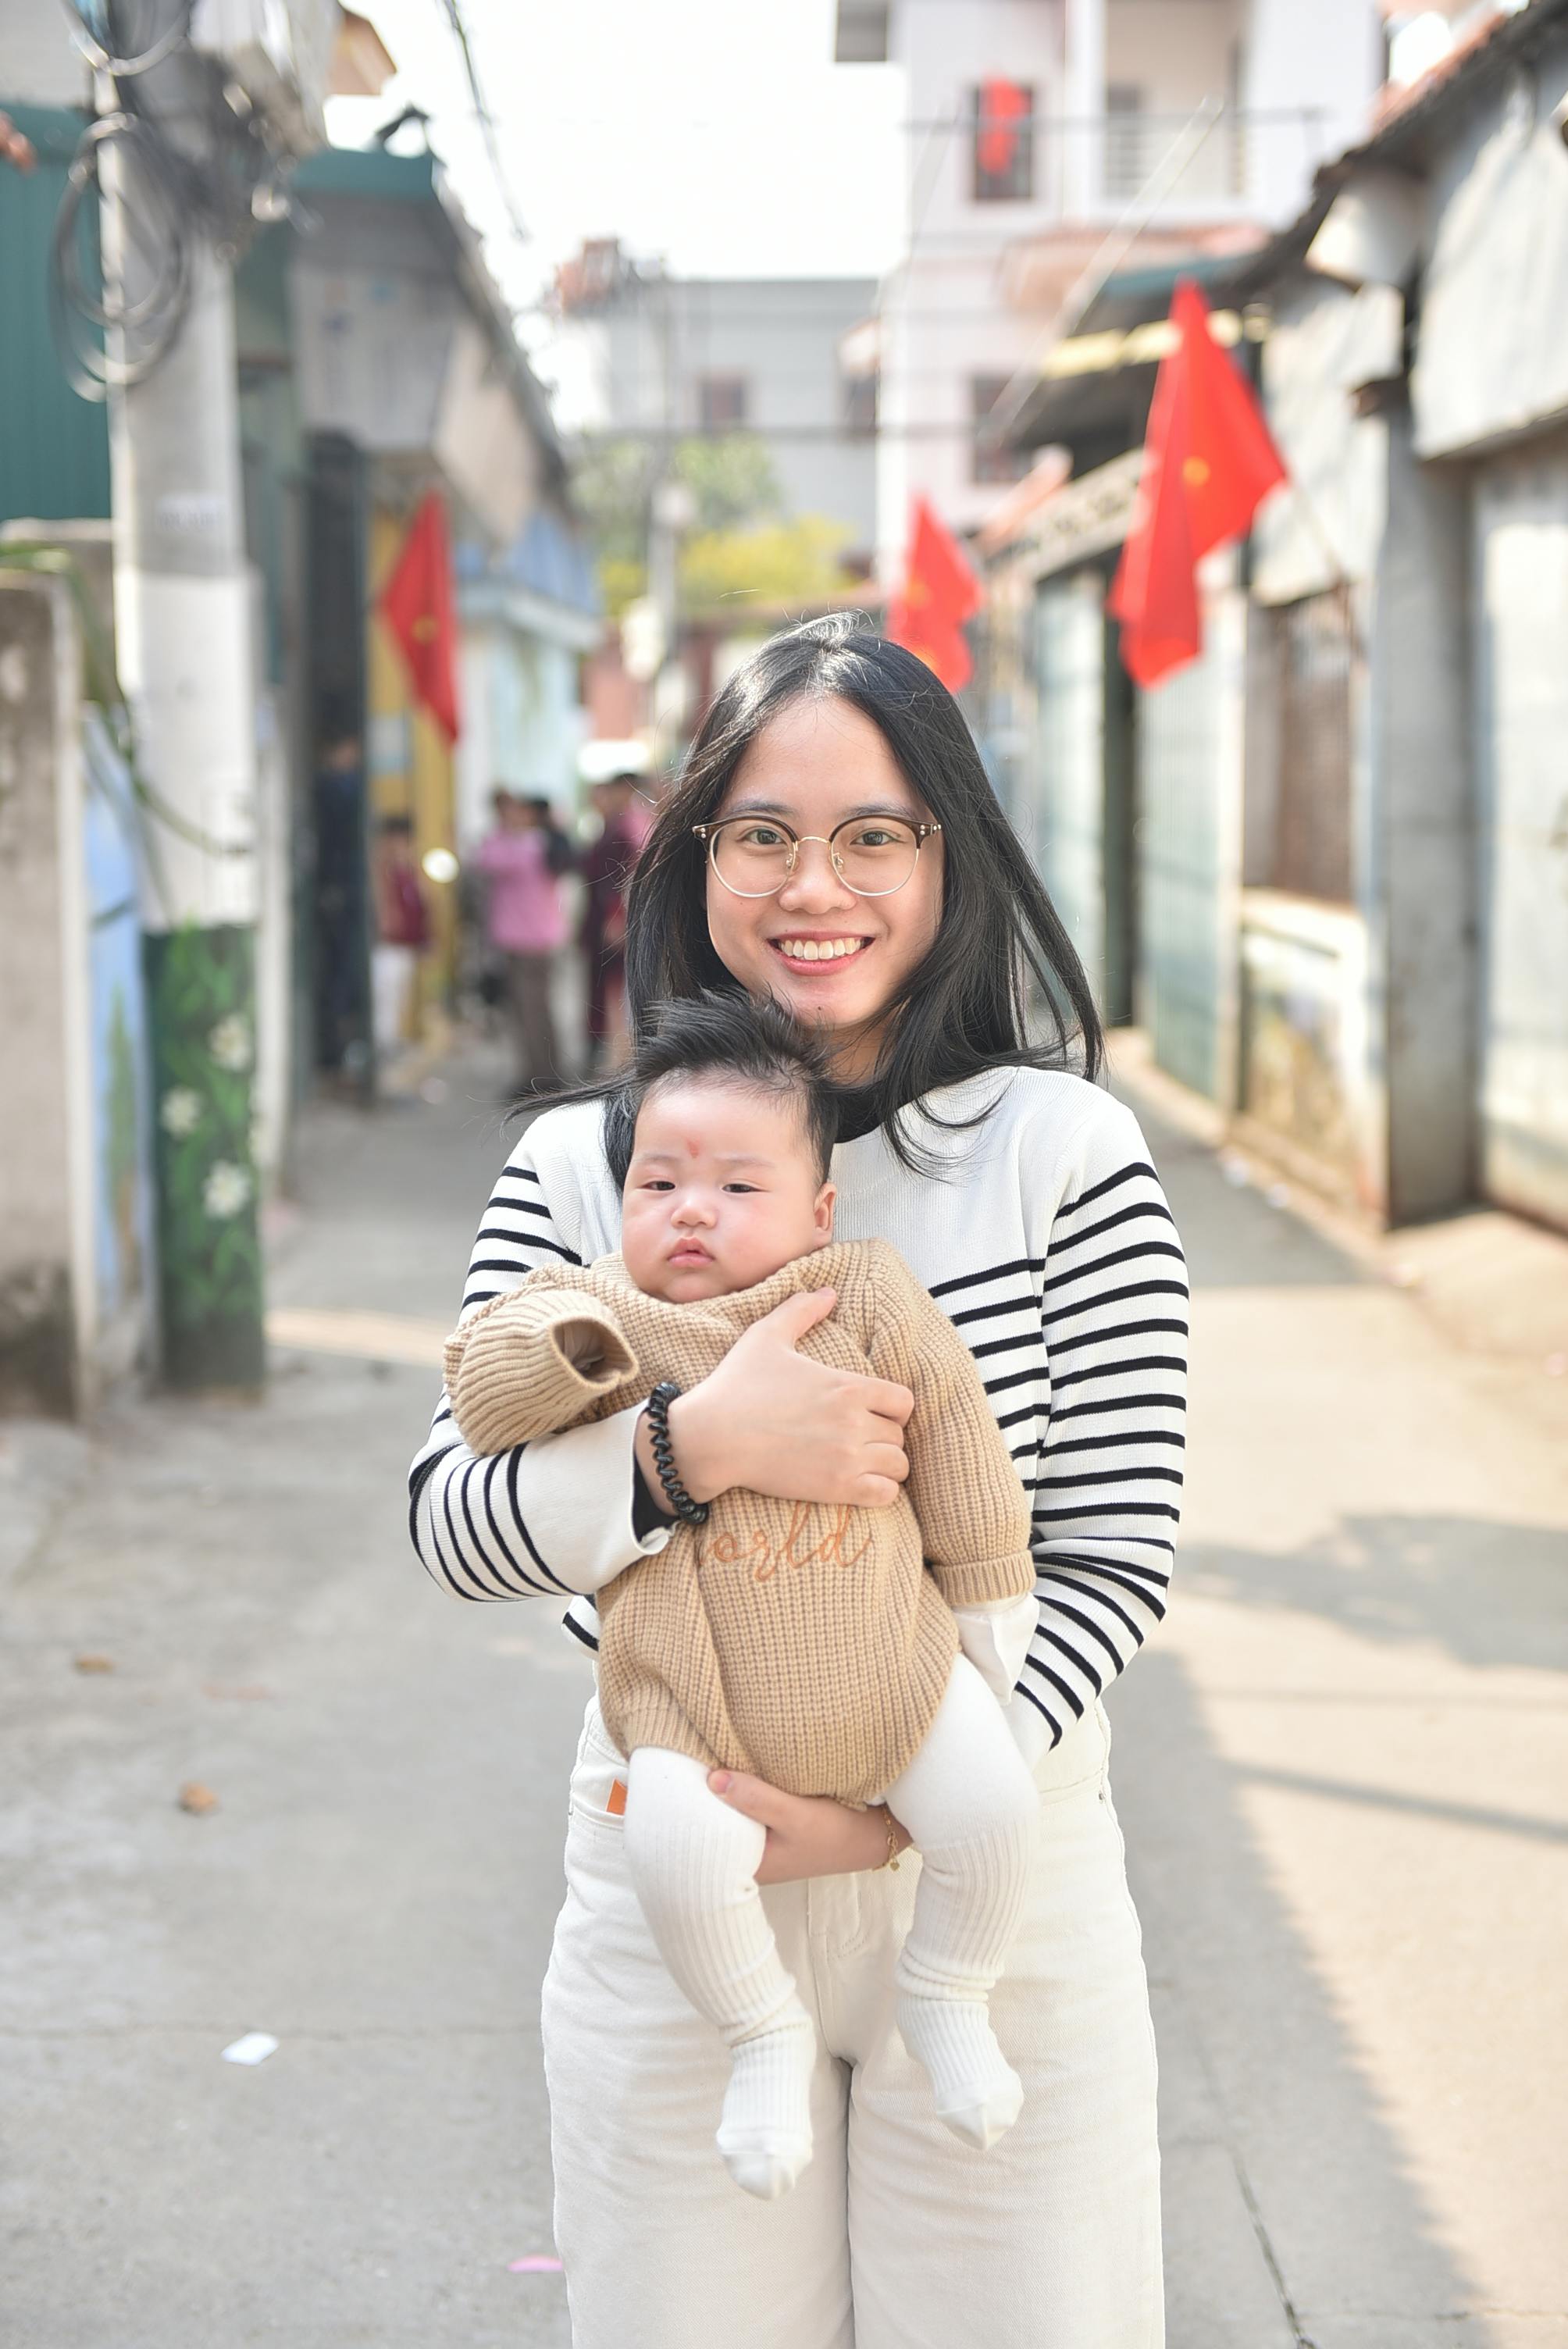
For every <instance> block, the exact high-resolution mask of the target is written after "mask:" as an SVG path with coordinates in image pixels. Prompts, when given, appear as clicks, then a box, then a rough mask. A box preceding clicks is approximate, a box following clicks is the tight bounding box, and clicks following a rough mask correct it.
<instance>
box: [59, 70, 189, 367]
mask: <svg viewBox="0 0 1568 2349" xmlns="http://www.w3.org/2000/svg"><path fill="white" fill-rule="evenodd" d="M116 146H118V147H119V149H120V150H121V152H120V156H119V170H120V172H121V175H122V186H121V189H120V191H119V193H120V198H121V212H122V220H123V223H124V231H125V233H126V235H127V237H128V238H129V236H130V235H131V234H132V233H135V235H136V239H137V245H138V251H139V255H140V257H141V259H142V261H143V264H144V266H146V267H147V269H148V273H149V274H148V285H147V291H146V292H145V294H144V295H141V296H140V298H139V299H138V300H136V301H128V300H126V299H125V298H124V297H123V295H115V294H111V293H110V292H109V291H108V287H107V285H106V286H105V290H103V291H102V292H95V291H94V290H93V289H92V287H91V286H90V285H89V284H88V278H87V276H86V274H85V273H84V269H83V265H82V264H83V254H82V246H83V236H84V232H85V231H87V230H88V227H89V223H88V222H87V221H85V220H84V218H83V205H84V203H85V202H86V200H87V198H88V194H89V193H91V194H93V195H95V196H98V198H99V199H100V200H101V198H102V194H103V187H102V180H101V176H100V171H101V164H102V160H103V157H104V154H105V152H106V151H107V150H109V149H111V148H113V147H116ZM133 159H134V160H133ZM133 170H134V171H135V173H136V185H137V191H138V199H139V201H138V203H137V205H136V207H135V209H134V211H133V208H132V206H131V204H130V202H129V201H128V192H129V191H128V189H127V187H126V185H125V184H124V182H126V181H129V177H130V174H131V172H132V171H133ZM186 202H187V191H186V190H185V187H184V185H183V181H182V176H181V174H180V173H179V172H177V171H174V170H172V169H171V168H170V155H169V149H168V144H167V141H165V140H162V139H161V138H160V137H159V136H158V135H157V133H156V132H154V131H153V130H152V129H150V126H149V124H148V123H147V121H146V120H145V119H144V118H143V117H141V116H140V115H138V114H130V113H126V112H120V113H116V114H106V115H102V116H100V117H99V118H98V120H97V121H95V122H90V123H89V124H88V128H87V129H86V130H85V131H84V133H83V135H82V139H81V142H80V144H79V145H78V147H77V151H76V153H75V155H74V156H73V157H72V159H71V164H70V169H69V171H67V174H66V185H65V190H64V192H63V193H62V195H61V198H60V207H59V210H58V212H57V213H56V215H55V226H54V233H53V237H52V240H51V244H50V262H51V267H50V272H49V316H50V324H51V326H52V328H53V330H54V336H55V344H56V347H57V350H58V352H59V355H60V361H61V364H62V366H63V367H65V370H66V375H67V380H68V381H69V383H70V386H71V388H72V389H73V391H75V392H76V393H77V395H78V396H79V397H80V398H83V399H91V400H102V399H105V398H108V393H109V390H110V389H111V388H114V389H124V388H127V387H128V386H129V385H131V384H136V383H140V382H142V381H144V380H145V378H147V377H148V376H150V374H151V373H152V371H153V369H154V368H155V367H157V366H158V365H159V363H160V361H161V360H162V359H163V357H165V356H166V354H167V353H168V352H169V351H170V348H171V347H173V343H174V340H175V337H176V336H178V334H179V332H180V329H181V326H182V325H183V324H184V320H185V314H186V310H187V308H188V307H189V305H190V300H191V248H190V243H189V238H188V234H187V230H186ZM99 336H107V337H108V338H110V339H111V340H113V341H118V342H119V345H120V348H119V351H118V352H111V351H110V350H109V349H108V348H107V347H105V345H104V344H103V343H102V342H100V341H99V339H98V337H99Z"/></svg>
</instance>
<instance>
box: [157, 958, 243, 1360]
mask: <svg viewBox="0 0 1568 2349" xmlns="http://www.w3.org/2000/svg"><path fill="white" fill-rule="evenodd" d="M145 951H146V957H147V974H148V983H149V991H150V998H151V1003H152V1009H153V1018H152V1022H151V1025H152V1035H153V1052H154V1060H155V1069H154V1082H155V1085H156V1088H157V1100H158V1104H159V1113H158V1127H159V1132H158V1154H159V1185H158V1199H159V1227H158V1254H159V1267H160V1277H161V1281H162V1288H163V1330H164V1355H165V1360H164V1370H165V1375H166V1376H167V1378H168V1380H169V1381H170V1385H172V1386H175V1387H181V1386H196V1387H201V1386H211V1385H215V1384H216V1385H232V1386H235V1387H246V1388H251V1387H256V1386H259V1385H260V1383H261V1381H262V1377H263V1348H262V1321H261V1307H262V1257H261V1246H260V1241H259V1237H258V1235H257V1230H256V1176H255V1162H254V1159H253V1154H252V1149H251V1120H252V1114H253V1102H252V1094H251V1088H252V1074H253V1062H254V1060H255V1029H254V1025H253V1018H252V999H253V984H254V981H253V943H252V938H251V934H250V933H249V932H248V931H246V930H243V929H240V928H238V927H227V926H221V927H217V928H213V929H199V928H197V927H196V926H195V925H194V924H189V925H186V926H182V927H181V928H180V929H177V930H170V931H168V932H165V933H162V934H158V933H154V934H152V935H150V936H148V938H147V941H146V948H145Z"/></svg>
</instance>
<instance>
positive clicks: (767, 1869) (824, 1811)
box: [707, 1770, 909, 1884]
mask: <svg viewBox="0 0 1568 2349" xmlns="http://www.w3.org/2000/svg"><path fill="white" fill-rule="evenodd" d="M707 1783H708V1785H710V1786H711V1787H712V1789H713V1791H714V1793H715V1794H716V1795H719V1796H720V1797H721V1798H722V1799H723V1800H724V1801H725V1802H727V1804H728V1805H729V1806H730V1807H731V1809H732V1810H737V1811H744V1812H745V1814H746V1816H747V1817H748V1819H755V1820H756V1821H757V1823H758V1826H763V1827H766V1828H767V1830H768V1841H767V1844H766V1845H765V1846H764V1847H763V1853H762V1864H761V1866H760V1867H759V1868H758V1871H757V1881H758V1884H794V1883H796V1882H798V1881H799V1878H802V1877H806V1876H852V1875H854V1874H855V1873H856V1872H857V1870H859V1869H861V1868H881V1867H882V1865H883V1864H884V1862H885V1861H886V1859H887V1857H888V1845H887V1831H888V1821H889V1819H890V1817H892V1814H891V1813H890V1812H888V1811H885V1810H880V1809H879V1810H874V1811H851V1810H850V1809H849V1808H848V1806H846V1805H845V1804H843V1803H835V1802H834V1801H833V1800H832V1798H831V1796H830V1795H781V1794H780V1793H779V1789H778V1787H777V1786H769V1785H768V1784H767V1782H766V1780H765V1779H762V1778H750V1777H748V1775H746V1773H745V1771H743V1770H710V1771H709V1772H708V1774H707ZM892 1826H893V1830H894V1833H895V1835H896V1836H897V1838H898V1848H899V1850H900V1851H907V1850H908V1848H909V1837H908V1836H907V1835H905V1833H904V1831H903V1827H901V1826H899V1823H898V1821H897V1820H896V1819H893V1820H892Z"/></svg>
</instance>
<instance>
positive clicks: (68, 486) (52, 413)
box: [0, 95, 109, 522]
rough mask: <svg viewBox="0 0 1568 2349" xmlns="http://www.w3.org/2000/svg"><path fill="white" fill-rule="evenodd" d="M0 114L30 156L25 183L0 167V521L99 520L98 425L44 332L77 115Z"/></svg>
mask: <svg viewBox="0 0 1568 2349" xmlns="http://www.w3.org/2000/svg"><path fill="white" fill-rule="evenodd" d="M0 108H3V109H4V110H5V113H7V114H8V115H9V116H10V117H11V119H12V121H13V122H15V125H16V128H17V129H19V130H20V131H22V132H23V133H24V134H25V135H26V137H27V138H28V139H30V140H32V142H33V145H34V147H35V148H36V150H37V156H38V163H37V169H36V171H32V172H30V173H28V174H27V175H26V177H24V176H23V175H22V173H20V172H19V171H12V170H10V169H9V168H8V167H6V166H5V165H3V164H0V522H12V521H15V520H16V519H18V518H19V517H21V516H25V515H35V514H36V516H37V517H38V518H39V520H40V521H44V522H65V521H69V520H71V519H73V518H76V517H82V518H91V519H97V518H101V517H102V516H104V515H107V514H108V510H109V502H108V416H107V414H106V413H105V410H104V408H103V405H102V403H101V402H95V401H92V400H87V399H82V398H79V397H78V396H77V393H76V392H74V391H73V390H72V389H71V387H70V385H69V383H68V382H67V378H66V375H65V371H64V369H63V368H62V367H61V365H60V362H59V358H58V357H57V353H56V350H55V345H54V339H53V336H52V335H51V333H50V330H49V243H50V239H51V237H52V235H53V233H54V226H55V214H56V212H57V210H58V208H59V202H60V196H61V193H62V191H63V190H64V188H65V184H66V172H67V167H68V165H69V163H70V159H71V157H72V155H73V154H74V153H75V152H76V148H77V140H78V139H79V138H80V136H81V132H82V126H83V123H84V121H85V120H86V117H85V116H83V115H80V114H76V113H73V112H71V111H69V110H67V109H63V108H56V107H42V106H22V105H18V104H14V103H13V102H12V101H11V100H10V99H8V98H5V97H4V96H3V95H0Z"/></svg>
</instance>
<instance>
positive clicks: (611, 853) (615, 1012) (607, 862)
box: [580, 775, 648, 1069]
mask: <svg viewBox="0 0 1568 2349" xmlns="http://www.w3.org/2000/svg"><path fill="white" fill-rule="evenodd" d="M592 797H593V805H594V807H595V808H596V809H597V810H598V812H599V817H600V822H601V824H602V827H603V829H602V830H601V832H600V833H599V837H598V839H597V840H595V841H594V842H593V844H592V846H591V847H589V848H588V849H587V850H586V852H585V853H584V854H583V881H584V883H585V884H586V885H587V896H586V899H585V901H584V904H583V926H582V930H581V933H580V938H581V944H582V947H583V962H584V964H585V966H586V976H587V982H588V1054H587V1059H588V1066H589V1068H590V1069H595V1068H598V1067H600V1066H601V1065H603V1066H605V1067H608V1068H612V1069H617V1068H619V1067H620V1066H621V1065H622V1063H623V1062H624V1060H625V1058H626V887H627V884H628V883H629V882H630V880H631V877H632V868H633V866H634V864H636V861H637V858H638V857H639V855H640V854H642V848H643V843H644V841H645V840H646V838H647V836H648V820H647V812H646V810H645V807H644V805H643V802H642V799H641V797H640V795H639V793H638V791H637V779H636V777H635V776H634V775H612V776H611V777H610V778H609V779H608V781H605V782H602V783H595V784H594V786H593V792H592Z"/></svg>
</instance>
